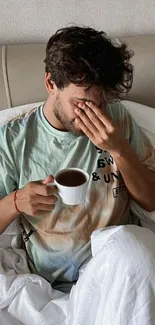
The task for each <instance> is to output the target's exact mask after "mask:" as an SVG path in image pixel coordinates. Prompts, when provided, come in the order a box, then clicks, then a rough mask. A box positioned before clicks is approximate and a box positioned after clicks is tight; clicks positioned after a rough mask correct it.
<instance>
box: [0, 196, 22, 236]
mask: <svg viewBox="0 0 155 325" xmlns="http://www.w3.org/2000/svg"><path fill="white" fill-rule="evenodd" d="M19 214H20V213H18V212H17V210H16V208H15V205H14V193H10V194H9V195H7V196H6V197H4V198H3V199H1V200H0V233H3V231H5V229H6V228H7V227H8V226H9V224H10V223H11V222H12V221H13V220H15V219H16V218H17V217H18V216H19Z"/></svg>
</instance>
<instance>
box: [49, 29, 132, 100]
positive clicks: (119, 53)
mask: <svg viewBox="0 0 155 325" xmlns="http://www.w3.org/2000/svg"><path fill="white" fill-rule="evenodd" d="M132 56H133V52H132V51H129V50H128V48H127V45H126V44H125V43H123V44H121V45H118V44H117V45H114V44H113V43H112V41H111V40H110V39H109V38H108V37H107V35H106V33H104V32H103V31H97V30H95V29H93V28H89V27H78V26H71V27H66V28H62V29H59V30H58V31H57V32H56V33H55V34H54V35H52V36H51V38H50V39H49V41H48V43H47V47H46V58H45V60H44V62H45V64H46V67H45V71H46V72H49V73H50V74H51V80H53V81H54V82H55V84H56V86H57V87H58V88H59V89H61V90H62V89H63V88H64V87H66V86H68V85H69V84H70V83H73V84H76V85H77V86H85V87H88V88H89V87H92V86H97V87H100V88H103V89H104V91H105V93H106V94H108V93H110V95H111V96H112V98H113V99H114V98H115V99H121V98H122V95H123V94H125V93H127V92H128V91H129V90H130V89H131V86H132V81H133V66H132V64H131V63H130V59H131V57H132Z"/></svg>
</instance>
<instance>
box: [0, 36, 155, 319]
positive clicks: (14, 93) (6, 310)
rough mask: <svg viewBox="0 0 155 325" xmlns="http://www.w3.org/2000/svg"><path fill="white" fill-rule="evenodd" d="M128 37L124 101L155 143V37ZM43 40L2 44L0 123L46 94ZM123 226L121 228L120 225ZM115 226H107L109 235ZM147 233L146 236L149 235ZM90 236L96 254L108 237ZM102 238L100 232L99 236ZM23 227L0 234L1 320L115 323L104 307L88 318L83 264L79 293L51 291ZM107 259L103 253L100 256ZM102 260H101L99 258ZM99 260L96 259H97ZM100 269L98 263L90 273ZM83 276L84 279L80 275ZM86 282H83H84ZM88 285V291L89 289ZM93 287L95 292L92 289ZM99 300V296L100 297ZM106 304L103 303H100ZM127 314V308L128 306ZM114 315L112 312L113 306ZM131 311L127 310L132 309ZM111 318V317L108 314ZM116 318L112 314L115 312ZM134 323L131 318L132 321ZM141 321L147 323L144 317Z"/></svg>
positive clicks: (149, 221) (151, 224)
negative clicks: (32, 267)
mask: <svg viewBox="0 0 155 325" xmlns="http://www.w3.org/2000/svg"><path fill="white" fill-rule="evenodd" d="M114 41H115V42H121V41H123V42H124V41H125V42H126V43H127V44H129V47H130V48H131V49H132V50H133V51H134V52H135V56H134V57H133V58H132V63H133V65H134V67H135V71H134V83H133V88H132V90H131V91H130V93H129V94H128V96H127V97H126V98H125V101H124V105H126V107H127V108H128V109H129V111H130V112H131V114H132V115H133V116H134V118H135V119H136V121H137V122H138V123H139V124H140V126H141V127H142V128H143V129H144V132H146V133H147V135H148V136H149V137H150V140H151V142H152V143H153V145H155V110H154V109H155V89H154V88H155V59H154V57H155V36H137V37H136V36H135V37H126V38H120V39H115V40H114ZM44 57H45V44H26V45H8V46H7V45H6V46H1V47H0V124H1V125H2V124H4V123H6V122H7V121H8V120H9V119H10V118H12V117H14V116H16V115H17V114H20V113H22V112H25V111H27V110H29V109H31V108H32V107H33V106H34V105H36V104H37V103H40V102H43V101H45V99H46V96H47V94H46V91H45V88H44V63H43V60H44ZM154 220H155V217H154V215H153V214H152V215H149V216H148V218H147V216H145V215H144V216H143V225H144V226H147V228H150V229H151V230H155V227H154ZM120 231H121V228H120ZM114 232H115V228H112V229H109V230H108V236H111V234H113V233H114ZM149 234H150V233H148V234H147V235H148V237H149ZM96 238H97V237H95V235H94V236H92V247H93V254H94V256H95V255H96V254H97V252H98V251H99V249H100V247H101V246H103V244H104V242H105V241H106V238H107V237H106V236H105V239H104V240H103V237H102V238H101V240H98V239H97V240H96ZM98 238H99V237H98ZM20 240H21V237H20V229H19V228H18V224H17V223H16V222H14V223H12V224H11V225H10V226H9V227H8V229H7V230H6V231H5V232H4V233H3V234H2V235H0V287H1V292H0V322H1V324H5V325H20V324H27V325H30V324H31V323H33V325H67V324H68V325H84V324H87V325H101V324H103V323H104V324H106V325H111V324H114V322H113V321H112V318H111V320H110V318H109V320H108V321H107V319H106V318H104V322H103V317H101V314H100V313H101V310H100V311H99V313H98V315H97V318H95V319H94V320H93V319H92V318H91V317H89V319H88V317H87V316H88V313H89V314H91V312H90V311H91V309H92V310H93V309H94V312H95V310H97V309H95V308H97V306H98V304H99V303H98V301H97V300H95V303H94V306H93V305H92V303H93V301H92V300H91V299H92V297H98V299H99V294H98V293H97V291H96V289H95V288H94V287H93V286H92V283H91V281H90V283H89V286H88V287H87V289H86V287H85V282H86V281H87V279H86V278H84V276H83V275H82V274H84V269H83V270H81V279H82V280H81V288H83V289H82V290H81V294H80V295H79V294H77V292H76V290H77V288H74V289H73V291H72V292H71V294H70V295H68V294H63V293H61V292H59V291H56V290H53V289H52V288H51V286H50V285H49V283H48V282H47V281H46V280H44V279H43V278H41V277H39V276H37V275H33V274H31V273H30V271H29V269H28V266H27V261H26V254H25V252H24V251H23V250H22V249H21V247H20V244H21V241H20ZM102 258H104V255H103V256H102ZM98 262H99V260H98ZM96 265H98V264H96ZM94 272H96V269H95V264H94V265H92V269H91V270H90V277H91V275H92V274H94ZM82 276H83V278H82ZM82 281H83V282H82ZM88 288H89V290H88ZM90 288H91V290H92V291H90ZM96 299H97V298H96ZM101 307H102V305H101ZM126 310H127V313H129V308H127V309H126ZM109 315H110V311H109ZM128 315H129V314H128ZM109 317H110V316H109ZM111 317H112V315H111ZM127 324H129V323H128V322H127V318H124V319H123V322H122V321H119V320H117V325H127ZM133 324H135V323H132V322H130V325H133ZM136 324H139V323H138V320H137V323H136ZM143 325H148V323H147V318H146V317H144V319H143Z"/></svg>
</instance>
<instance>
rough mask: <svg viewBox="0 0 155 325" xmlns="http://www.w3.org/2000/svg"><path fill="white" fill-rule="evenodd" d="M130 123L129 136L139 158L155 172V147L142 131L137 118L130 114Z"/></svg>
mask: <svg viewBox="0 0 155 325" xmlns="http://www.w3.org/2000/svg"><path fill="white" fill-rule="evenodd" d="M128 118H129V120H130V121H129V123H130V125H131V133H130V136H129V143H130V144H131V146H132V148H133V150H134V151H135V152H136V154H137V156H138V158H139V160H140V161H141V162H142V163H143V164H144V165H145V166H146V167H147V168H148V169H150V170H152V171H153V172H155V149H154V148H153V146H152V144H151V142H150V141H149V139H148V137H147V136H146V135H145V133H144V132H143V131H142V129H141V128H140V126H139V125H138V124H137V123H136V122H135V120H134V119H133V118H132V117H131V115H130V114H129V115H128Z"/></svg>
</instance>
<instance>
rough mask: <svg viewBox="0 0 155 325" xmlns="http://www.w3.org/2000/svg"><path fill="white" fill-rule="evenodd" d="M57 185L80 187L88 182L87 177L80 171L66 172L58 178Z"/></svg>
mask: <svg viewBox="0 0 155 325" xmlns="http://www.w3.org/2000/svg"><path fill="white" fill-rule="evenodd" d="M56 181H57V183H59V184H60V185H63V186H69V187H71V186H79V185H82V184H84V183H85V182H86V181H87V178H86V176H85V175H84V174H83V173H82V172H80V171H78V170H71V169H70V170H64V171H63V172H61V173H60V174H59V175H58V176H57V177H56Z"/></svg>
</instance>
